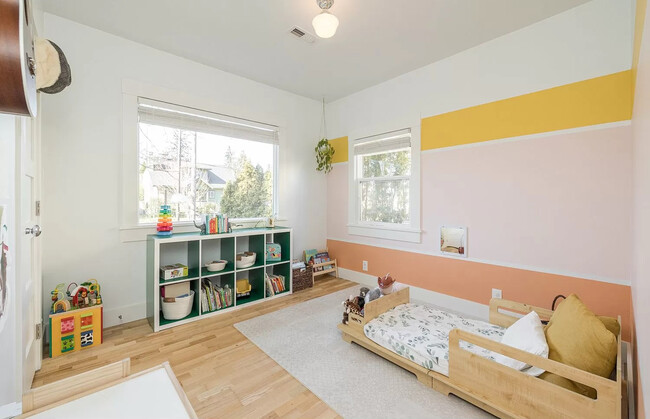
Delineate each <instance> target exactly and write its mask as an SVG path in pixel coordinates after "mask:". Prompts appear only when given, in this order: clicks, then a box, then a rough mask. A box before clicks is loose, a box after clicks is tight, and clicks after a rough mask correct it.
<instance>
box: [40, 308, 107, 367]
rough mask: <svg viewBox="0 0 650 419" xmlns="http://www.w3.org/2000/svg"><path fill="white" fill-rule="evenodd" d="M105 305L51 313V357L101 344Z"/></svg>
mask: <svg viewBox="0 0 650 419" xmlns="http://www.w3.org/2000/svg"><path fill="white" fill-rule="evenodd" d="M103 315H104V306H102V305H101V304H100V305H96V306H92V307H87V308H80V309H78V310H70V311H64V312H62V313H54V314H50V357H52V358H56V357H57V356H59V355H63V354H66V353H69V352H76V351H80V350H82V349H86V348H91V347H93V346H97V345H101V344H102V342H103V340H104V336H103V333H102V332H103V326H104V318H103Z"/></svg>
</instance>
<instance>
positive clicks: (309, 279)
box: [292, 265, 314, 292]
mask: <svg viewBox="0 0 650 419" xmlns="http://www.w3.org/2000/svg"><path fill="white" fill-rule="evenodd" d="M312 274H313V271H312V268H311V266H309V265H307V266H306V267H304V268H299V269H294V270H293V281H292V282H293V288H292V290H293V292H296V291H300V290H304V289H306V288H311V287H313V286H314V277H313V275H312Z"/></svg>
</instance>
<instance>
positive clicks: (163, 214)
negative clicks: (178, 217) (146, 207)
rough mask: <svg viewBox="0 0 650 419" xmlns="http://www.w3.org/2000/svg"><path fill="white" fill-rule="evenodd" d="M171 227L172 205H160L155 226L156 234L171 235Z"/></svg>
mask: <svg viewBox="0 0 650 419" xmlns="http://www.w3.org/2000/svg"><path fill="white" fill-rule="evenodd" d="M173 229H174V226H173V223H172V207H171V205H161V206H160V213H159V215H158V225H157V226H156V230H157V231H158V236H160V237H169V236H171V235H172V230H173Z"/></svg>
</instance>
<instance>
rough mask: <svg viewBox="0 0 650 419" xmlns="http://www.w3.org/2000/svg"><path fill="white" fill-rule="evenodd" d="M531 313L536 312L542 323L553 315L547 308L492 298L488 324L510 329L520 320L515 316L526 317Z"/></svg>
mask: <svg viewBox="0 0 650 419" xmlns="http://www.w3.org/2000/svg"><path fill="white" fill-rule="evenodd" d="M532 311H535V312H537V314H538V315H539V318H540V319H542V321H548V320H549V319H550V318H551V316H552V315H553V311H552V310H549V309H547V308H542V307H535V306H531V305H530V304H525V303H518V302H516V301H510V300H504V299H502V298H493V299H491V300H490V323H492V324H496V325H497V326H501V327H510V326H512V324H513V323H514V322H516V321H517V320H519V319H520V317H519V316H516V315H515V314H521V315H526V314H528V313H530V312H532Z"/></svg>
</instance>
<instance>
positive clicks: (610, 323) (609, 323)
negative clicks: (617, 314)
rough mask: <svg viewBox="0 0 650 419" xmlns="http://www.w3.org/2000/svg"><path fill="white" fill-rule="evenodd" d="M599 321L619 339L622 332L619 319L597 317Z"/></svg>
mask: <svg viewBox="0 0 650 419" xmlns="http://www.w3.org/2000/svg"><path fill="white" fill-rule="evenodd" d="M597 317H598V320H600V321H601V322H603V324H604V325H605V327H606V328H607V330H609V331H610V332H612V333H613V334H614V336H616V337H617V338H618V334H619V333H620V332H621V325H620V324H619V323H618V319H615V318H613V317H607V316H597Z"/></svg>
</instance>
